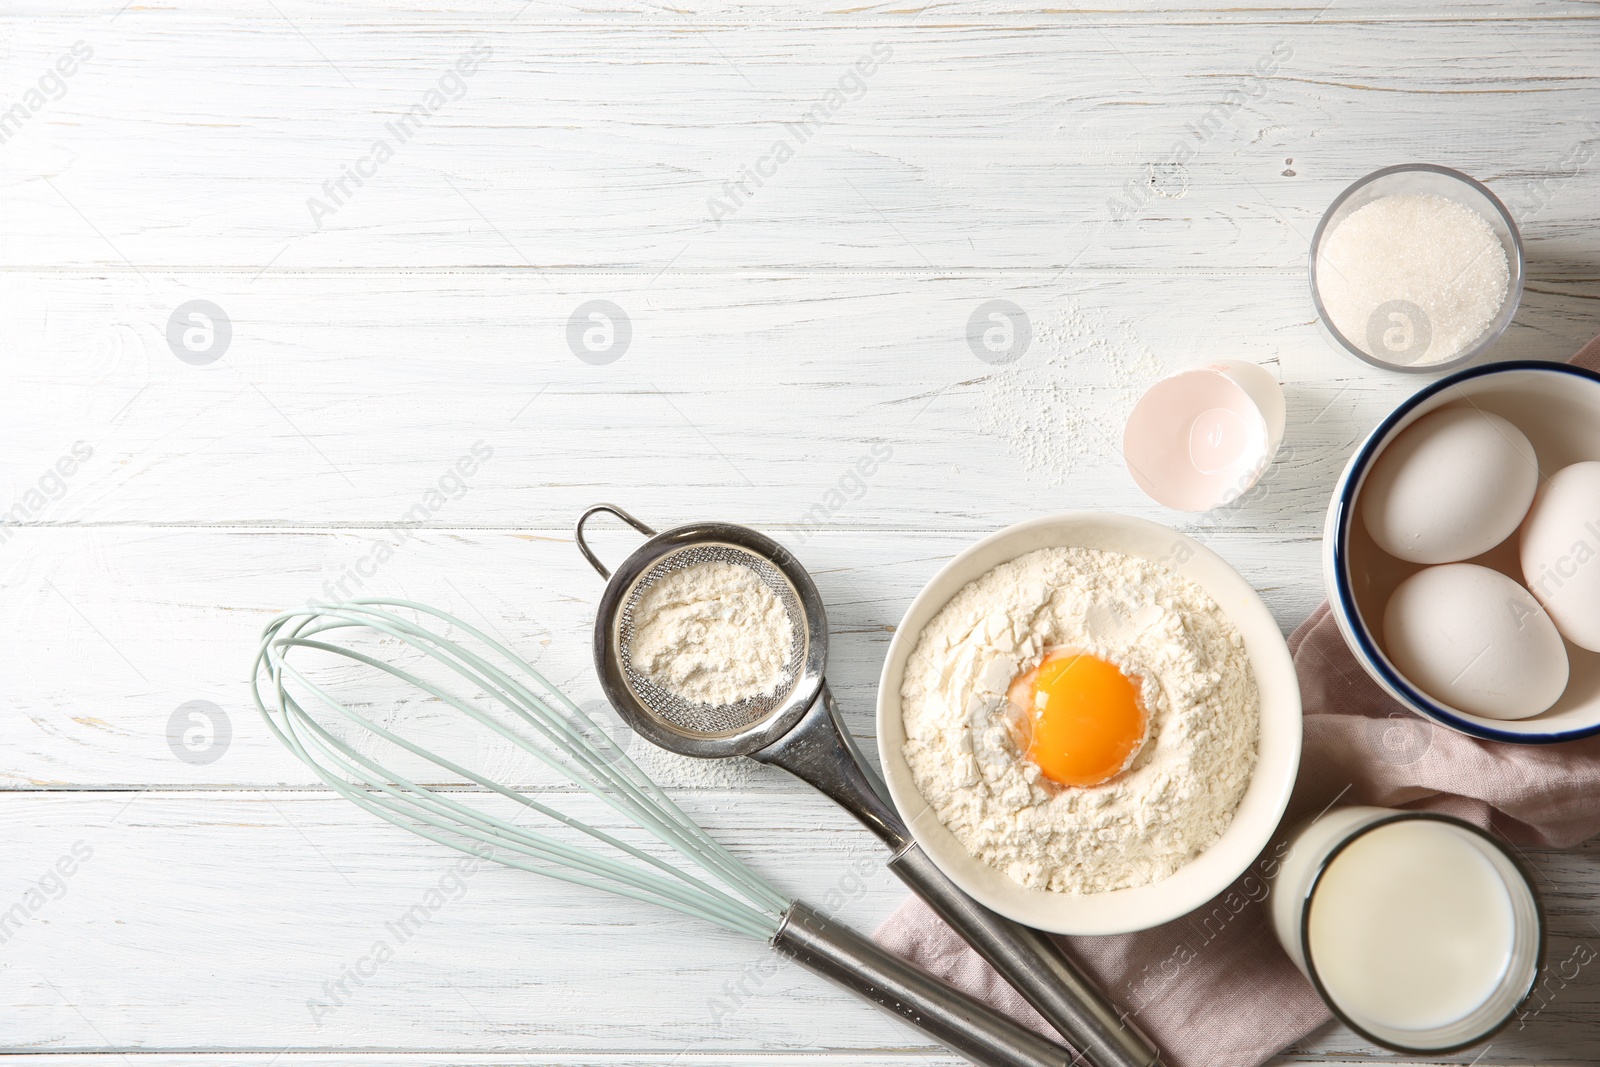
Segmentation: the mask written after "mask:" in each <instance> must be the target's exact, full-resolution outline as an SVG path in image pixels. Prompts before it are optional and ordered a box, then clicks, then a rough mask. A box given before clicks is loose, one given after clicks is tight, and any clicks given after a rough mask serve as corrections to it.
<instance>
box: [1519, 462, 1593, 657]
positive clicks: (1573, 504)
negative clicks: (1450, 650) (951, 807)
mask: <svg viewBox="0 0 1600 1067" xmlns="http://www.w3.org/2000/svg"><path fill="white" fill-rule="evenodd" d="M1522 577H1523V580H1524V581H1526V582H1527V583H1528V588H1529V589H1531V590H1533V595H1534V596H1536V597H1538V598H1539V603H1541V604H1543V605H1544V609H1545V611H1547V612H1549V613H1550V618H1552V619H1553V620H1555V624H1556V629H1558V630H1560V631H1561V633H1562V635H1563V636H1564V637H1566V639H1567V640H1568V641H1571V642H1572V643H1573V644H1575V645H1578V646H1580V647H1582V648H1587V649H1588V650H1589V651H1591V652H1600V462H1596V461H1593V460H1591V461H1589V462H1587V463H1574V464H1573V465H1572V466H1570V467H1563V468H1561V469H1560V470H1558V471H1556V472H1555V474H1553V475H1551V476H1550V479H1549V481H1547V482H1546V483H1545V484H1544V485H1543V486H1541V487H1540V489H1539V494H1538V495H1537V496H1536V497H1534V498H1533V508H1532V510H1530V511H1529V512H1528V519H1527V522H1525V523H1524V524H1523V527H1522Z"/></svg>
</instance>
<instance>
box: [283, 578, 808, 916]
mask: <svg viewBox="0 0 1600 1067" xmlns="http://www.w3.org/2000/svg"><path fill="white" fill-rule="evenodd" d="M385 608H396V609H405V610H410V611H414V612H417V613H419V614H425V615H428V616H432V617H434V618H437V619H439V620H440V621H441V622H443V623H445V624H447V625H448V626H449V627H451V628H454V629H456V630H459V631H460V632H462V633H464V634H467V635H469V636H471V637H472V638H474V639H475V640H476V641H477V642H479V643H481V644H482V645H483V646H485V647H486V648H488V649H489V650H492V652H494V653H495V654H497V655H498V656H499V657H501V658H502V659H503V660H504V661H505V663H506V665H507V666H506V667H501V666H500V665H498V664H496V663H494V662H492V661H491V660H489V659H487V658H485V657H484V656H482V655H479V654H478V653H476V652H474V651H473V650H472V649H470V648H467V647H464V646H463V645H462V644H460V643H458V642H456V641H452V640H450V639H448V638H446V637H443V636H441V635H440V634H437V633H434V632H433V631H431V630H429V629H428V628H427V627H425V626H423V625H421V624H419V623H417V622H413V621H411V620H409V619H406V618H404V617H402V616H400V615H396V614H394V613H393V612H391V611H387V610H383V609H385ZM347 629H368V630H371V631H373V632H375V633H377V634H380V635H383V636H386V637H390V638H393V639H395V640H398V641H401V642H403V643H404V644H406V645H408V646H409V647H411V648H413V649H415V650H417V651H419V652H421V653H423V654H424V655H425V656H427V657H428V658H430V659H431V660H433V661H435V662H437V663H439V664H442V665H443V666H445V667H447V668H449V669H450V670H451V671H453V672H455V673H456V674H458V675H459V676H461V677H462V678H463V679H465V680H466V681H467V682H469V683H470V684H472V685H473V686H474V687H475V689H477V690H478V691H480V692H481V693H483V694H485V695H486V697H487V698H488V700H489V701H490V702H491V703H493V704H498V705H499V706H501V707H503V708H504V709H505V710H506V711H507V712H509V714H510V715H511V716H512V717H513V719H514V720H515V722H516V723H518V724H520V725H521V726H523V727H526V729H513V728H511V727H510V726H508V725H507V724H506V722H504V721H502V719H501V718H500V717H497V716H496V715H495V714H491V713H490V712H488V711H486V710H485V708H484V706H483V705H482V704H480V703H477V702H475V701H472V700H466V699H463V698H462V697H461V696H459V695H457V694H455V693H452V692H451V691H449V690H448V689H446V688H444V687H443V686H441V685H438V684H435V683H434V682H432V681H430V680H429V679H426V678H423V677H420V676H419V675H417V674H415V673H413V672H411V671H407V670H404V669H402V668H399V667H397V666H395V665H393V664H391V663H386V662H384V661H382V660H379V659H376V658H374V657H372V656H368V655H366V654H364V653H362V652H360V651H357V650H355V649H352V648H348V647H345V646H343V645H341V644H337V643H334V642H333V641H332V640H328V639H323V640H317V639H316V638H328V637H330V636H331V632H332V631H338V630H347ZM295 648H308V649H314V650H317V651H321V652H325V653H329V654H332V655H335V656H339V657H342V658H344V659H347V660H350V661H352V662H355V663H360V664H362V665H364V666H367V667H370V668H373V669H376V670H378V671H381V672H383V673H384V674H387V675H389V676H390V677H392V678H395V679H397V680H399V681H403V682H406V683H407V684H409V685H412V686H414V687H416V688H418V689H419V690H421V691H422V692H424V693H426V694H427V695H429V696H431V697H433V698H435V699H437V700H440V701H442V702H444V703H446V704H448V705H449V706H451V707H453V708H455V709H456V710H458V711H460V712H462V713H463V714H465V715H467V716H469V717H470V718H471V719H473V720H474V721H476V722H477V723H478V724H480V725H481V726H483V727H485V728H487V729H489V730H491V731H492V732H493V733H495V734H496V735H498V736H500V737H502V738H505V739H506V740H508V741H509V742H511V743H512V744H513V745H515V746H516V747H517V748H518V749H520V750H521V751H523V752H526V753H528V754H529V755H532V756H534V757H535V758H536V759H538V760H539V761H540V762H541V763H543V764H544V765H545V766H547V767H549V768H551V769H552V770H555V771H556V772H558V773H560V774H561V775H562V776H563V777H565V778H566V779H567V780H568V781H570V782H572V783H573V784H575V785H577V786H578V787H579V788H581V789H583V790H584V791H585V792H587V793H589V794H590V795H592V796H594V797H596V798H597V799H599V800H600V801H602V802H603V803H605V804H607V805H608V806H609V807H611V808H612V809H613V810H614V811H616V812H618V813H619V814H621V815H623V816H626V817H627V818H629V819H630V820H632V821H633V822H635V823H636V824H638V825H639V826H641V827H642V828H644V829H645V830H647V831H648V832H649V833H650V834H651V835H652V836H654V837H655V838H656V839H657V840H659V841H661V842H662V843H663V844H665V845H667V846H668V847H670V848H671V849H673V851H675V852H676V853H678V854H679V855H681V856H683V857H684V858H686V859H688V860H689V861H690V862H692V863H693V864H694V865H695V866H696V867H698V868H700V869H701V870H703V871H705V872H706V873H707V874H709V875H710V876H711V877H712V878H713V879H715V880H717V881H719V882H721V883H722V884H723V885H725V886H727V889H721V888H718V887H716V886H713V885H711V884H709V883H708V882H707V881H706V880H704V879H702V878H700V877H698V876H696V875H695V874H693V873H691V872H689V871H685V870H682V869H680V868H678V867H675V866H673V865H672V864H671V863H669V862H667V861H665V860H663V859H661V858H659V857H656V856H652V855H650V854H649V853H647V852H645V851H644V850H643V849H640V848H638V847H637V846H634V845H631V844H629V843H628V842H626V841H623V840H621V839H619V838H618V837H616V836H615V835H613V834H610V833H607V832H605V831H603V830H601V829H599V828H598V827H595V826H592V825H590V824H588V823H586V822H584V821H583V820H581V819H578V818H575V817H573V816H570V815H565V814H563V813H561V812H559V811H556V810H555V809H552V808H550V807H548V806H547V805H545V804H542V803H540V802H539V801H537V800H534V799H533V798H531V797H528V796H526V795H524V794H522V793H520V792H518V791H517V790H514V789H511V788H509V787H507V786H504V785H501V784H500V783H498V782H496V781H494V780H493V779H491V778H489V777H487V776H486V775H483V774H479V773H476V772H474V771H473V770H471V769H470V768H468V767H465V766H462V765H461V764H460V763H458V762H456V761H454V760H451V759H448V758H446V757H444V756H442V755H439V754H438V753H434V752H431V751H429V750H428V749H426V748H424V747H422V746H421V745H418V744H416V743H415V742H413V741H411V740H409V739H407V738H406V737H404V736H403V735H401V734H400V733H398V732H396V731H395V730H391V729H389V728H387V727H385V726H383V725H381V724H379V723H377V722H375V721H373V720H372V719H371V718H369V717H368V716H366V715H362V714H361V713H360V712H358V711H356V710H355V709H353V708H351V707H349V706H348V705H347V704H345V703H344V702H343V701H341V700H340V699H339V698H338V697H337V696H336V695H334V694H333V693H331V692H329V691H328V690H327V689H326V688H324V687H323V686H321V685H318V684H317V683H316V682H315V681H314V680H312V679H311V678H309V677H307V675H306V674H305V673H303V672H302V671H300V670H299V669H298V668H297V667H295V666H294V665H292V664H290V663H289V662H288V658H287V657H288V653H289V652H290V650H292V649H295ZM263 674H264V675H265V676H266V677H267V678H268V679H269V681H270V683H271V693H272V697H273V705H274V706H273V707H272V708H271V709H270V710H269V707H268V705H267V702H266V701H265V700H264V699H263V694H262V688H261V679H262V676H263ZM524 679H526V680H527V681H528V682H531V683H532V684H531V685H530V684H525V682H524ZM252 688H253V695H254V699H255V703H256V707H257V709H258V710H259V711H260V712H261V714H262V716H263V717H264V718H265V720H266V721H267V723H268V725H269V727H270V728H271V729H272V731H273V733H274V734H275V735H276V736H277V737H278V739H279V740H280V741H282V742H283V744H284V745H285V746H286V747H288V748H289V749H290V751H292V752H294V754H295V755H296V756H298V757H299V758H300V759H301V760H302V761H303V762H305V763H306V764H308V765H309V766H311V767H312V769H313V770H314V771H315V772H316V773H317V775H318V777H319V778H321V779H322V780H323V781H324V782H326V783H327V784H328V785H329V786H330V787H331V788H333V789H334V790H335V791H337V792H338V793H340V794H341V795H342V796H344V797H345V798H346V799H348V800H350V801H352V802H353V803H355V804H357V805H358V806H360V807H362V808H363V809H365V810H367V811H369V812H371V813H372V814H374V815H377V816H378V817H380V818H382V819H384V820H385V821H387V822H390V823H392V824H394V825H396V826H400V827H402V828H405V829H408V830H412V831H413V832H415V833H417V834H419V835H421V836H423V837H425V838H428V839H429V840H432V841H436V842H438V843H440V844H445V845H449V846H451V847H453V848H456V849H458V850H460V851H463V852H467V853H469V854H472V855H477V856H480V857H483V856H487V857H488V858H492V859H494V860H495V861H497V862H499V863H502V864H504V865H506V866H510V867H515V868H518V869H521V870H527V871H530V872H533V873H537V874H542V875H545V876H547V877H552V878H557V879H559V880H562V881H566V882H571V883H574V884H579V885H584V886H588V887H591V888H597V889H604V890H607V891H609V892H612V893H616V894H618V895H621V896H624V897H629V898H632V899H635V900H640V901H644V902H647V903H653V904H658V905H660V906H662V907H666V908H670V909H671V910H673V911H676V912H679V913H681V914H686V915H692V916H696V917H699V918H704V919H707V920H709V921H711V922H715V923H717V924H719V925H721V926H723V927H725V928H728V929H731V930H735V931H738V932H742V933H746V934H750V935H752V936H756V937H760V938H770V937H771V936H772V935H773V934H774V933H775V932H776V930H777V928H778V924H779V922H780V921H781V920H780V917H781V915H782V913H783V912H784V911H785V910H786V909H787V908H788V907H789V904H790V901H789V900H788V898H786V897H784V896H783V895H782V894H780V893H778V892H777V891H776V890H775V889H773V888H772V887H771V886H770V885H768V884H767V883H766V882H765V881H763V880H762V879H761V878H760V877H759V876H758V875H756V874H755V873H754V872H753V871H751V870H750V869H749V868H748V867H746V866H745V865H744V864H743V863H742V862H741V861H739V860H738V859H737V858H736V857H734V856H733V855H732V854H731V853H729V852H727V851H726V850H725V849H724V848H723V847H722V846H720V845H718V844H717V843H716V842H715V841H714V840H712V839H711V838H710V837H709V836H708V835H707V834H706V833H705V832H704V831H703V830H701V829H700V828H699V827H698V826H696V825H695V824H694V823H693V822H692V821H691V820H690V819H689V818H688V816H687V815H685V814H684V813H683V812H682V810H681V809H680V808H679V807H678V805H677V804H676V803H674V802H673V801H672V800H671V798H669V797H667V796H666V794H665V793H664V792H663V791H662V790H661V789H660V788H659V787H658V786H656V785H655V783H654V782H652V781H651V780H650V779H649V778H648V777H647V776H646V775H645V774H644V773H643V772H642V771H640V770H639V768H638V767H637V765H636V764H634V763H633V761H632V760H630V759H628V758H627V756H626V755H625V754H624V753H622V752H620V751H615V750H613V751H608V752H602V751H601V750H600V748H599V747H598V746H597V745H596V743H595V742H594V741H593V740H592V738H593V737H595V736H603V734H601V732H600V729H599V726H598V724H596V723H595V722H594V720H593V718H592V717H590V716H589V715H587V714H586V713H585V712H584V711H583V710H582V709H580V708H579V707H578V706H577V705H576V704H574V703H573V702H572V701H571V700H569V699H568V698H567V697H566V696H565V695H564V694H563V693H561V691H560V690H558V689H556V688H555V687H554V686H553V685H551V684H550V683H549V682H548V681H547V680H546V679H545V678H544V677H543V676H541V675H540V674H539V673H538V672H537V671H536V670H534V669H533V667H532V666H531V665H529V664H528V663H526V662H525V661H524V660H522V659H521V658H520V657H518V656H517V655H516V654H515V653H514V652H512V651H511V650H510V649H509V648H507V647H506V646H505V645H503V644H501V643H500V642H498V641H496V640H494V639H493V638H491V637H489V636H488V635H486V634H484V633H482V632H481V631H480V630H478V629H476V628H475V627H473V626H471V625H470V624H468V623H465V622H463V621H461V620H459V619H456V618H454V617H453V616H450V615H448V614H446V613H444V612H442V611H439V610H437V609H435V608H431V607H428V606H427V605H423V604H418V603H414V602H411V601H406V600H389V599H380V598H362V599H359V600H352V601H348V602H345V603H342V604H338V605H314V606H312V607H310V608H308V609H303V610H297V611H289V612H285V613H284V614H282V615H280V616H278V617H277V618H275V619H273V620H272V621H271V622H270V623H268V625H267V627H266V629H265V631H264V633H263V636H262V641H261V645H260V647H259V649H258V651H257V655H256V659H255V662H254V665H253V668H252ZM292 690H302V691H304V692H306V693H309V694H311V696H313V697H314V698H315V702H316V703H318V704H321V705H323V706H325V707H326V708H327V709H328V710H329V711H331V712H333V713H334V714H335V715H336V716H338V717H339V718H341V719H343V720H344V721H345V722H347V723H349V724H352V725H354V726H357V727H359V728H360V729H361V730H364V731H366V732H368V733H370V734H372V735H373V736H375V737H378V738H381V739H383V740H384V741H387V742H389V743H391V744H393V745H395V746H396V747H398V748H400V749H402V750H404V751H406V752H408V753H410V754H412V755H414V756H417V757H419V758H421V759H423V760H426V761H427V762H429V763H431V764H433V765H434V766H437V767H439V768H441V769H443V770H445V771H446V772H448V773H449V774H451V775H454V776H457V777H459V778H461V779H464V780H465V781H467V782H470V783H473V784H474V785H477V786H479V787H481V788H482V789H485V790H488V791H489V792H491V793H493V794H495V795H497V796H500V797H504V798H506V799H508V800H511V801H513V802H515V803H517V804H519V805H521V806H522V807H523V808H524V809H526V810H529V811H532V812H536V813H538V814H539V815H542V816H544V817H546V818H548V819H550V820H552V821H554V822H556V823H558V824H560V825H562V826H565V827H567V828H569V829H572V830H576V831H579V832H581V833H583V834H585V835H587V836H588V837H589V838H591V839H592V840H594V841H595V842H597V843H599V844H601V845H605V846H607V847H608V848H610V849H614V850H616V851H617V852H619V853H621V854H622V856H623V857H625V859H618V858H617V857H615V856H611V855H606V854H604V853H602V852H599V851H597V850H595V849H591V848H587V847H583V846H577V845H573V844H570V843H566V842H563V841H559V840H556V839H554V838H551V837H548V836H546V835H544V834H541V833H539V832H537V831H534V830H531V829H528V828H526V827H523V826H519V825H516V824H514V823H512V822H509V821H507V820H505V819H503V818H500V817H499V816H496V815H493V814H491V813H489V812H486V811H483V810H481V809H479V808H477V807H475V806H474V805H472V804H471V803H464V802H463V801H461V800H458V799H456V798H455V797H452V796H450V795H448V794H446V793H442V792H439V791H437V790H436V789H432V788H429V787H428V786H426V785H423V784H421V783H419V782H416V781H413V780H412V779H411V778H408V777H406V776H404V775H401V774H398V773H396V772H394V771H393V770H391V769H389V768H386V767H385V766H383V765H382V764H381V763H379V762H378V761H376V760H375V759H373V758H371V757H370V756H367V755H364V754H363V753H361V752H360V751H358V750H357V749H356V748H355V747H354V746H352V745H351V744H350V743H348V742H346V741H345V740H343V739H341V738H340V737H338V736H337V735H336V734H334V733H333V732H332V731H330V730H329V729H328V728H327V727H326V726H324V725H323V723H322V722H320V721H319V720H318V719H317V718H316V717H314V716H313V715H312V714H310V713H309V712H308V711H307V708H306V706H305V705H304V704H303V703H302V700H301V699H297V696H296V692H295V691H292ZM552 705H554V706H552ZM557 709H559V711H558V710H557ZM530 731H531V734H532V736H531V737H530V736H529V732H530ZM463 839H465V841H464V840H463ZM466 842H471V844H467V843H466ZM506 853H511V854H509V855H508V854H506ZM629 859H631V860H633V861H635V862H633V863H630V862H626V860H629ZM641 865H642V866H641Z"/></svg>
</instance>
